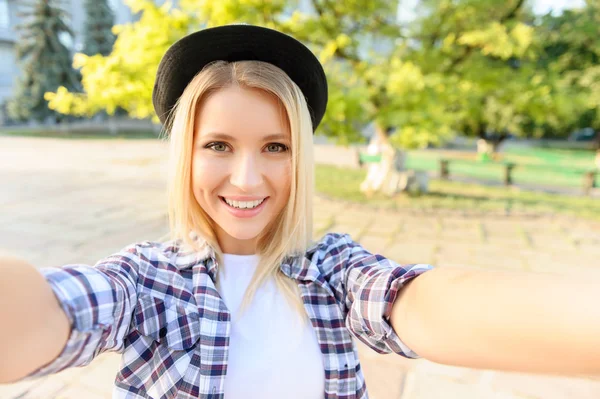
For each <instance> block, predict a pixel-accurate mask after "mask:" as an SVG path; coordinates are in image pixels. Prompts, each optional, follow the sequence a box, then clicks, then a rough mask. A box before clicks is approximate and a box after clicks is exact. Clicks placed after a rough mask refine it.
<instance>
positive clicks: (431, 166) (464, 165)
mask: <svg viewBox="0 0 600 399" xmlns="http://www.w3.org/2000/svg"><path fill="white" fill-rule="evenodd" d="M500 155H501V160H500V161H499V162H478V161H475V159H476V154H475V153H474V152H472V153H456V152H449V151H436V150H433V151H431V150H429V151H427V150H422V151H410V152H409V154H408V157H407V163H406V167H407V168H409V169H420V170H427V171H439V167H440V166H439V159H440V158H448V159H450V160H451V161H450V165H449V169H450V176H452V175H456V176H465V177H472V178H477V179H482V180H493V181H497V182H501V181H502V180H503V177H504V166H503V164H504V163H508V162H510V163H514V164H516V165H517V166H516V167H515V168H514V169H513V173H512V177H513V181H514V182H515V183H517V184H518V183H521V184H536V185H546V186H557V187H583V179H584V174H585V172H588V171H591V170H594V168H595V166H594V156H595V154H594V152H593V151H582V150H560V149H549V148H514V149H510V150H508V151H507V152H504V153H501V154H500ZM596 184H597V185H599V186H600V175H597V176H596Z"/></svg>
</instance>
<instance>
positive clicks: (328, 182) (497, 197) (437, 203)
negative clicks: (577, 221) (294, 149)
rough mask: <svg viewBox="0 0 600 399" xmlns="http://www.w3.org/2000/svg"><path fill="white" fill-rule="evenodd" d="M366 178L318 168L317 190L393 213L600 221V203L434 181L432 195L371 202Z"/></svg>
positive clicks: (381, 198) (356, 173)
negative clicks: (491, 214)
mask: <svg viewBox="0 0 600 399" xmlns="http://www.w3.org/2000/svg"><path fill="white" fill-rule="evenodd" d="M365 176H366V170H364V169H343V168H337V167H334V166H326V165H317V167H316V189H317V192H318V193H320V194H324V195H326V196H328V197H330V198H334V199H342V200H347V201H352V202H356V203H361V204H369V205H372V206H376V207H383V208H390V209H409V210H421V211H423V210H424V211H435V210H456V211H466V212H506V211H507V210H508V211H510V212H515V213H531V214H563V215H572V216H578V217H584V218H591V219H595V220H600V201H598V200H595V199H592V198H584V197H569V196H564V195H554V194H546V193H538V192H526V191H520V190H518V189H515V188H505V187H488V186H481V185H476V184H466V183H458V182H451V181H442V180H433V181H430V186H429V193H428V194H425V195H421V196H414V197H411V196H409V195H405V194H402V195H398V196H396V197H395V198H388V197H386V196H383V195H374V196H373V197H372V198H370V199H368V198H366V197H365V195H364V194H363V193H361V192H360V190H359V187H360V183H361V182H362V181H363V180H364V178H365Z"/></svg>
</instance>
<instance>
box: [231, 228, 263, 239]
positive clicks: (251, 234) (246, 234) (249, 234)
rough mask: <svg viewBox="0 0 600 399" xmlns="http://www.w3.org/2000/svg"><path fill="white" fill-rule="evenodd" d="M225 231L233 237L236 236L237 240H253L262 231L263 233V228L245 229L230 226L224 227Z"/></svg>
mask: <svg viewBox="0 0 600 399" xmlns="http://www.w3.org/2000/svg"><path fill="white" fill-rule="evenodd" d="M224 230H225V232H226V233H227V234H228V235H229V236H231V237H232V238H235V239H236V240H253V239H255V238H257V237H258V236H259V235H260V233H262V231H263V229H262V228H261V229H247V228H246V229H244V228H236V227H233V228H229V229H224Z"/></svg>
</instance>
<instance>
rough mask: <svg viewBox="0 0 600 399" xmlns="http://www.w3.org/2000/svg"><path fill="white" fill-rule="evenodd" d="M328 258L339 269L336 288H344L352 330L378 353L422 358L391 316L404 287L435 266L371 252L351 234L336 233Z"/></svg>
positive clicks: (347, 316)
mask: <svg viewBox="0 0 600 399" xmlns="http://www.w3.org/2000/svg"><path fill="white" fill-rule="evenodd" d="M327 258H329V259H327ZM325 261H326V262H330V263H331V267H333V268H334V269H333V270H338V271H339V273H337V276H336V278H334V279H333V281H335V282H336V283H337V284H335V285H337V287H335V288H337V289H338V290H341V292H339V294H340V297H341V298H343V301H344V307H345V308H346V310H347V315H346V327H347V328H348V329H349V330H350V332H351V333H352V334H353V335H354V336H355V337H356V338H357V339H359V340H360V341H361V342H363V343H365V344H366V345H367V346H369V347H370V348H371V349H373V350H374V351H376V352H378V353H392V352H393V353H397V354H399V355H402V356H404V357H407V358H411V359H416V358H419V357H420V356H419V355H418V354H417V353H415V352H414V351H413V350H412V349H410V348H409V347H408V346H407V345H406V344H405V343H404V342H402V340H401V339H400V337H398V335H397V334H396V332H395V331H394V329H393V328H392V326H391V324H390V322H389V318H390V314H391V312H392V307H393V305H394V301H395V300H396V297H397V296H398V293H399V292H400V290H401V289H402V287H404V286H405V285H406V284H408V283H409V282H410V281H411V280H412V279H414V278H415V277H417V276H419V275H421V274H423V273H425V272H426V271H428V270H432V269H433V266H431V265H428V264H409V265H399V264H398V263H396V262H394V261H392V260H390V259H387V258H385V257H383V256H381V255H376V254H372V253H370V252H369V251H367V250H366V249H364V248H363V247H362V246H361V245H360V244H358V243H356V242H354V241H353V240H352V239H351V238H350V236H349V235H347V234H344V235H338V234H336V235H334V239H332V240H331V241H330V245H329V248H328V250H327V256H326V259H325Z"/></svg>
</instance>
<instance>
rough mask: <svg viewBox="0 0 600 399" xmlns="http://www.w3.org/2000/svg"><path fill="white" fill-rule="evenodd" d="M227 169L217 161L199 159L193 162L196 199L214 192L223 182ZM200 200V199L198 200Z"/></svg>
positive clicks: (193, 183) (193, 184)
mask: <svg viewBox="0 0 600 399" xmlns="http://www.w3.org/2000/svg"><path fill="white" fill-rule="evenodd" d="M224 170H225V168H224V167H223V166H222V165H218V162H215V160H209V159H206V158H197V159H194V160H193V162H192V187H193V191H194V195H196V197H198V196H201V195H203V194H206V193H207V192H208V193H210V192H212V191H213V190H214V189H215V188H217V186H218V184H219V182H220V181H221V180H222V175H223V173H224ZM197 199H199V198H197Z"/></svg>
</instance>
